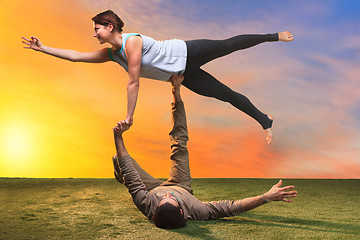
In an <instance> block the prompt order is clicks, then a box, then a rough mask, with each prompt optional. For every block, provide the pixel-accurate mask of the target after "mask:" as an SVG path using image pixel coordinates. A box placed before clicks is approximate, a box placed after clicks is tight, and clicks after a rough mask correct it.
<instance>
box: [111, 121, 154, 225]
mask: <svg viewBox="0 0 360 240" xmlns="http://www.w3.org/2000/svg"><path fill="white" fill-rule="evenodd" d="M130 126H131V123H127V122H125V121H124V120H123V121H121V122H118V123H117V125H116V126H115V127H114V128H113V132H114V139H115V147H116V153H117V158H118V159H117V161H118V165H119V167H120V169H121V173H122V175H123V177H124V183H125V186H126V187H127V188H128V189H129V193H130V194H131V196H132V198H133V201H134V204H135V205H136V206H137V207H138V209H139V210H140V211H141V212H142V213H143V214H144V215H145V216H146V217H148V218H149V219H151V218H152V214H153V211H152V209H154V207H153V206H157V205H158V200H157V197H156V196H155V195H153V194H150V193H149V192H148V191H147V189H146V186H145V184H144V182H143V181H142V179H141V177H140V175H139V173H138V172H137V170H136V169H135V167H134V165H133V160H132V158H131V157H130V155H129V153H128V151H127V150H126V148H125V144H124V140H123V136H122V135H123V133H124V132H125V131H127V130H128V129H129V128H130Z"/></svg>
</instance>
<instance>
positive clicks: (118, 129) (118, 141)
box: [113, 121, 131, 158]
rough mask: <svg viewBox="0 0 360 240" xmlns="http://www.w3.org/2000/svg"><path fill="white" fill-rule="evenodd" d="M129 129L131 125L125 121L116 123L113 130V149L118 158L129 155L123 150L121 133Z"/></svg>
mask: <svg viewBox="0 0 360 240" xmlns="http://www.w3.org/2000/svg"><path fill="white" fill-rule="evenodd" d="M130 127H131V123H127V122H125V121H121V122H118V123H117V125H116V126H115V127H114V128H113V131H114V139H115V148H116V154H117V156H118V158H120V157H123V156H127V155H129V153H128V151H127V150H126V148H125V144H124V139H123V136H122V135H123V133H124V132H125V131H127V130H128V129H129V128H130Z"/></svg>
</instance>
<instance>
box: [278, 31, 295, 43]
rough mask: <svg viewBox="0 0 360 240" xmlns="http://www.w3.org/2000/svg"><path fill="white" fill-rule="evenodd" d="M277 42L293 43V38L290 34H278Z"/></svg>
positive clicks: (286, 32)
mask: <svg viewBox="0 0 360 240" xmlns="http://www.w3.org/2000/svg"><path fill="white" fill-rule="evenodd" d="M278 34H279V41H282V42H290V41H294V36H293V35H292V33H291V32H288V31H285V32H279V33H278Z"/></svg>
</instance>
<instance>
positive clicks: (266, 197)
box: [204, 180, 297, 220]
mask: <svg viewBox="0 0 360 240" xmlns="http://www.w3.org/2000/svg"><path fill="white" fill-rule="evenodd" d="M281 184H282V180H280V181H279V182H278V183H277V184H275V185H274V186H273V187H272V188H271V189H270V190H269V191H268V192H266V193H264V194H262V195H259V196H256V197H249V198H244V199H242V200H237V201H228V200H225V201H213V202H207V203H205V204H207V205H208V207H209V208H208V209H209V210H210V218H208V219H218V218H222V217H231V216H236V215H238V214H240V213H242V212H246V211H249V210H251V209H254V208H257V207H259V206H261V205H263V204H265V203H269V202H272V201H284V202H292V200H291V198H293V197H296V195H297V191H289V190H291V189H293V188H294V186H286V187H281ZM208 219H204V220H208Z"/></svg>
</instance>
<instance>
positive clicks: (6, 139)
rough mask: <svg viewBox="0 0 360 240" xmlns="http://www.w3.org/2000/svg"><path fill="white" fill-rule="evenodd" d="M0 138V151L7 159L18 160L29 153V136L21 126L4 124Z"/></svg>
mask: <svg viewBox="0 0 360 240" xmlns="http://www.w3.org/2000/svg"><path fill="white" fill-rule="evenodd" d="M1 137H2V139H1V152H2V155H3V157H4V159H6V160H7V161H11V162H12V161H14V160H16V161H18V160H20V159H22V157H24V156H29V154H31V146H30V145H31V136H30V134H29V131H28V130H26V129H25V128H23V127H21V126H13V125H12V126H11V125H10V126H4V130H3V133H2V136H1Z"/></svg>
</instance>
